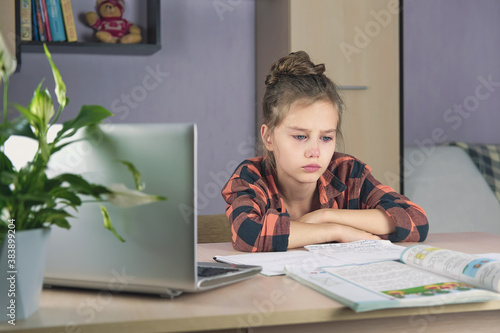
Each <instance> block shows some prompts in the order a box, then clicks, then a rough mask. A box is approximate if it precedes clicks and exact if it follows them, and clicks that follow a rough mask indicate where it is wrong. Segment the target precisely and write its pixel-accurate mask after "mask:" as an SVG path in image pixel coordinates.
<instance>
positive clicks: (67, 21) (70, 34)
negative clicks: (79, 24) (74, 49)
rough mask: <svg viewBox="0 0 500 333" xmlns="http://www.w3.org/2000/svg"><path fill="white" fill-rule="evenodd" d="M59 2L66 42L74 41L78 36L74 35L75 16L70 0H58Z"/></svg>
mask: <svg viewBox="0 0 500 333" xmlns="http://www.w3.org/2000/svg"><path fill="white" fill-rule="evenodd" d="M60 2H61V11H62V16H63V18H64V27H65V29H66V39H67V41H68V42H76V41H77V40H78V38H77V35H76V27H75V17H74V16H73V9H72V7H71V0H60Z"/></svg>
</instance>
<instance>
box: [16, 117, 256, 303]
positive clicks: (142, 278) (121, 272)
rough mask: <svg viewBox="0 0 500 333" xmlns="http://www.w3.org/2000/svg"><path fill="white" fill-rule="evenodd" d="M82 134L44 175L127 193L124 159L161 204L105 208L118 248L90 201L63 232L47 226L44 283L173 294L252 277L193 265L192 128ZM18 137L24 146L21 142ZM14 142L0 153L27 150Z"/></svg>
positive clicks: (120, 127) (115, 127) (243, 269)
mask: <svg viewBox="0 0 500 333" xmlns="http://www.w3.org/2000/svg"><path fill="white" fill-rule="evenodd" d="M59 128H60V127H57V128H54V130H55V131H53V132H52V135H54V134H55V132H56V131H57V130H58V129H59ZM82 136H87V137H88V138H89V141H80V142H77V143H74V144H71V145H69V146H68V147H67V148H65V149H62V150H61V151H60V152H58V153H56V154H54V155H53V158H52V159H51V161H50V164H49V170H50V172H51V173H52V175H51V176H53V175H56V174H59V173H64V172H71V173H78V174H81V175H82V176H83V177H84V178H85V179H86V180H87V181H89V182H94V183H99V184H103V185H110V184H113V183H124V184H125V185H127V187H129V188H134V182H133V178H132V175H131V174H130V172H129V171H128V169H127V167H126V166H124V165H123V164H121V163H119V162H118V160H128V161H130V162H132V163H133V164H134V165H135V166H136V168H137V169H138V170H139V171H140V172H141V174H142V180H143V182H144V184H145V190H144V192H146V193H150V194H156V195H162V196H165V197H167V198H168V200H166V201H159V202H155V203H152V204H147V205H143V206H137V207H133V208H117V207H114V206H113V205H110V204H107V203H106V204H105V206H106V207H107V208H108V210H109V214H110V216H111V219H112V222H113V225H114V227H115V229H116V230H117V232H118V233H119V234H120V235H121V236H122V237H123V238H124V239H125V240H126V242H125V243H122V242H120V241H119V240H117V239H116V238H115V236H114V235H113V234H112V233H111V232H109V231H108V230H106V229H104V226H103V221H102V216H101V213H100V210H99V206H98V205H97V204H95V203H89V204H84V205H83V206H81V207H80V208H79V209H78V212H77V213H74V214H75V217H76V218H74V219H70V220H69V221H70V224H71V226H72V227H71V229H70V230H65V229H61V228H58V227H53V228H52V233H51V240H50V245H49V255H48V262H47V267H46V273H45V277H44V283H45V285H47V286H64V287H80V288H92V289H99V290H110V291H130V292H140V293H152V294H160V295H163V296H170V297H173V296H177V295H179V294H181V293H182V292H183V291H186V292H196V291H202V290H207V289H212V288H215V287H219V286H223V285H227V284H230V283H233V282H237V281H241V280H243V279H246V278H249V277H251V276H253V275H255V274H257V273H259V272H260V270H261V267H259V266H236V265H232V266H231V265H226V264H220V263H215V262H213V263H199V262H197V261H196V241H197V219H196V211H197V210H196V204H197V202H196V201H197V200H196V186H197V184H196V125H194V124H106V125H102V126H101V127H100V130H99V131H93V132H90V133H88V132H87V133H84V132H83V131H80V132H78V133H77V134H76V136H75V138H77V137H82ZM12 139H14V138H11V139H9V141H11V140H12ZM18 139H19V138H18ZM23 140H24V144H25V145H26V144H27V143H26V140H29V139H23ZM31 144H33V141H31ZM19 145H22V143H18V144H17V147H15V142H14V143H13V142H10V145H8V146H7V148H9V147H10V148H11V149H12V147H14V149H15V150H16V151H17V152H18V153H20V152H21V151H22V152H23V153H24V154H27V150H29V149H34V148H30V147H26V146H25V147H24V148H21V147H20V146H19ZM28 145H29V143H28Z"/></svg>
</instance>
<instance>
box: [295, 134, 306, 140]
mask: <svg viewBox="0 0 500 333" xmlns="http://www.w3.org/2000/svg"><path fill="white" fill-rule="evenodd" d="M293 137H294V138H295V139H297V140H304V139H305V138H306V136H305V135H294V136H293Z"/></svg>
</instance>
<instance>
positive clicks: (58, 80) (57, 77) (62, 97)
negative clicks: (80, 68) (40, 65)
mask: <svg viewBox="0 0 500 333" xmlns="http://www.w3.org/2000/svg"><path fill="white" fill-rule="evenodd" d="M43 49H44V50H45V56H46V57H47V59H48V60H49V63H50V67H51V69H52V75H53V76H54V82H55V84H56V88H55V93H56V96H57V102H58V103H59V106H60V107H61V109H63V108H64V107H66V105H67V104H68V99H67V98H66V84H65V83H64V81H63V80H62V77H61V73H59V69H58V68H57V67H56V65H55V64H54V61H52V55H51V54H50V52H49V49H48V48H47V45H45V43H44V44H43Z"/></svg>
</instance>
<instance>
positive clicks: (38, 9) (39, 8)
mask: <svg viewBox="0 0 500 333" xmlns="http://www.w3.org/2000/svg"><path fill="white" fill-rule="evenodd" d="M34 3H35V8H36V9H35V10H36V22H37V27H38V35H39V37H40V41H41V42H45V41H46V40H47V35H45V26H44V24H43V15H42V6H41V5H40V0H34Z"/></svg>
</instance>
